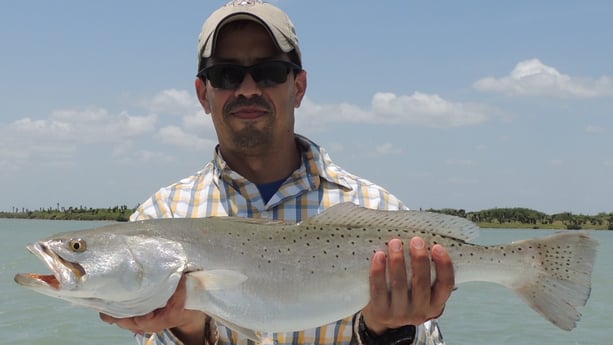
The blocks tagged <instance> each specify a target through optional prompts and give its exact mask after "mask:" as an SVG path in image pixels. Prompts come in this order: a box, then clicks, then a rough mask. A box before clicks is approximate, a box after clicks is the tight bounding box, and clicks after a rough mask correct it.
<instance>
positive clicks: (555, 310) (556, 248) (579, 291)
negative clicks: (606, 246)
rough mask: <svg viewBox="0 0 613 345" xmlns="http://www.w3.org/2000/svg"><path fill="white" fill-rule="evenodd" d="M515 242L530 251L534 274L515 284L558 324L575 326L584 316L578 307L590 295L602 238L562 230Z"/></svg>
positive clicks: (515, 288) (522, 295)
mask: <svg viewBox="0 0 613 345" xmlns="http://www.w3.org/2000/svg"><path fill="white" fill-rule="evenodd" d="M514 245H516V246H517V248H521V249H520V250H524V251H526V252H528V253H529V255H528V256H527V257H530V259H531V261H532V272H533V274H530V275H528V276H529V277H530V278H529V279H521V281H518V282H516V283H514V284H513V286H511V288H512V289H513V290H515V292H516V293H518V294H519V295H520V296H521V297H522V298H523V299H524V300H525V301H526V302H527V303H528V304H529V305H530V306H531V307H532V308H533V309H534V310H536V311H537V312H538V313H539V314H541V315H542V316H543V317H545V318H546V319H547V320H549V321H551V322H552V323H553V324H554V325H556V326H558V327H560V328H561V329H564V330H567V331H570V330H572V329H573V328H575V327H576V325H577V321H579V319H580V318H581V313H579V311H577V307H582V306H585V304H586V303H587V300H588V298H589V297H590V292H591V279H592V268H593V265H594V258H595V255H596V247H597V245H598V242H597V241H596V240H594V239H592V238H590V237H589V236H588V235H587V233H585V232H562V233H557V234H554V235H551V236H548V237H544V238H540V239H534V240H527V241H519V242H516V243H514ZM524 277H525V276H524Z"/></svg>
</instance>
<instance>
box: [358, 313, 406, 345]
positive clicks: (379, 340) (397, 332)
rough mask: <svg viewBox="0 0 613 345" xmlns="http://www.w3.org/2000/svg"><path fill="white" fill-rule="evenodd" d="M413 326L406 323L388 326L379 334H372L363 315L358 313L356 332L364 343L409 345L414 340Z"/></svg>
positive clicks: (372, 344) (371, 344)
mask: <svg viewBox="0 0 613 345" xmlns="http://www.w3.org/2000/svg"><path fill="white" fill-rule="evenodd" d="M415 330H416V328H415V326H413V325H407V326H402V327H400V328H390V329H388V330H387V331H385V332H383V333H381V334H374V333H372V332H370V331H369V330H368V328H366V323H364V317H363V316H362V315H360V320H359V326H358V333H359V335H360V339H361V340H362V344H364V345H411V344H413V340H415Z"/></svg>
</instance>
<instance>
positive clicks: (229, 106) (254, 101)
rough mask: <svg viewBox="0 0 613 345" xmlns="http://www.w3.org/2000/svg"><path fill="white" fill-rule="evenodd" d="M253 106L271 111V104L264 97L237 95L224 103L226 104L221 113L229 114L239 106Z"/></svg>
mask: <svg viewBox="0 0 613 345" xmlns="http://www.w3.org/2000/svg"><path fill="white" fill-rule="evenodd" d="M253 106H257V107H260V108H264V109H266V110H267V111H269V112H272V104H270V102H268V101H267V100H266V99H264V98H263V97H261V96H253V97H250V98H247V97H244V96H239V97H237V98H235V99H233V100H230V101H229V102H228V103H226V105H225V106H224V107H223V113H224V114H230V113H232V112H234V111H236V110H237V109H239V108H241V107H253Z"/></svg>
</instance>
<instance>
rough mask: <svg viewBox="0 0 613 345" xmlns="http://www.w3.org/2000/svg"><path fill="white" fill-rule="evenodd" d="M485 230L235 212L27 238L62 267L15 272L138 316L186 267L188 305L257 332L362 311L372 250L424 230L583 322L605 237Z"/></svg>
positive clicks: (330, 215) (398, 218)
mask: <svg viewBox="0 0 613 345" xmlns="http://www.w3.org/2000/svg"><path fill="white" fill-rule="evenodd" d="M478 231H479V228H478V226H477V225H475V224H474V223H472V222H470V221H468V220H466V219H464V218H459V217H453V216H448V215H443V214H436V213H428V212H417V211H380V210H371V209H365V208H361V207H358V206H355V205H353V204H350V203H346V204H339V205H336V206H333V207H331V208H329V209H327V210H325V211H324V212H322V213H320V214H319V215H317V216H314V217H312V218H309V219H306V220H304V221H302V222H300V223H297V224H294V223H291V224H290V223H283V222H278V221H271V220H263V219H247V218H236V217H209V218H199V219H194V218H190V219H158V220H147V221H138V222H131V223H117V224H112V225H108V226H104V227H100V228H97V229H91V230H84V231H76V232H67V233H63V234H58V235H55V236H51V237H49V238H46V239H43V240H40V241H38V242H36V243H34V244H31V245H29V246H28V247H27V248H28V250H29V251H30V252H32V253H33V254H35V255H36V256H37V257H38V258H39V259H40V260H42V261H43V262H44V263H45V264H46V265H47V266H48V267H49V268H50V269H51V271H52V272H53V274H52V275H41V274H33V273H23V274H17V275H16V276H15V281H16V282H17V283H19V284H21V285H23V286H25V287H28V288H31V289H33V290H35V291H37V292H39V293H42V294H45V295H49V296H52V297H56V298H61V299H64V300H67V301H70V302H72V303H74V304H77V305H81V306H85V307H89V308H93V309H95V310H98V311H100V312H103V313H106V314H109V315H112V316H115V317H128V316H135V315H142V314H145V313H147V312H150V311H152V310H154V309H156V308H160V307H162V306H164V305H165V304H166V302H167V300H168V299H169V297H170V296H171V295H172V294H173V292H174V291H175V289H176V287H177V284H178V282H179V279H180V278H181V276H182V275H184V274H185V275H186V276H187V301H186V308H189V309H197V310H202V311H204V312H205V313H207V314H209V315H211V316H212V317H214V318H216V319H217V320H218V321H219V322H221V323H224V324H226V325H227V326H229V327H230V328H233V329H235V330H237V331H239V332H241V333H243V334H245V335H247V336H249V337H250V338H252V339H256V340H257V339H258V337H259V336H260V335H261V334H264V333H267V332H285V331H295V330H303V329H308V328H313V327H318V326H321V325H324V324H328V323H330V322H334V321H336V320H339V319H341V318H344V317H347V316H349V315H352V314H353V313H355V312H357V311H358V310H360V309H361V308H363V307H364V306H365V305H366V304H367V303H368V300H369V283H368V275H369V269H370V260H371V259H372V256H373V252H374V251H376V250H386V243H387V241H389V240H390V239H392V238H401V239H403V240H404V241H405V243H406V241H408V239H410V238H411V237H414V236H421V237H423V238H424V239H425V241H426V243H427V244H428V246H429V247H431V246H432V245H434V244H436V243H439V244H442V245H443V246H444V247H445V248H446V249H447V251H448V252H449V254H450V255H451V257H452V259H453V264H454V268H455V277H456V284H461V283H463V282H468V281H484V282H492V283H497V284H500V285H503V286H505V287H507V288H509V289H512V290H513V291H515V292H516V293H517V294H519V296H521V297H522V298H523V300H524V301H526V302H527V303H528V305H530V306H531V307H532V308H533V309H534V310H536V311H537V312H538V313H540V314H541V315H542V316H544V317H545V318H546V319H547V320H549V321H551V322H552V323H553V324H555V325H556V326H558V327H560V328H562V329H564V330H571V329H573V328H574V327H575V326H576V322H577V321H578V320H579V318H580V316H581V314H580V313H579V312H578V311H577V307H581V306H584V305H585V304H586V302H587V300H588V298H589V295H590V289H591V272H592V266H593V262H594V256H595V252H596V246H597V242H596V241H595V240H593V239H591V238H590V237H589V236H588V234H587V233H585V232H576V231H569V232H561V233H556V234H553V235H551V236H548V237H543V238H538V239H531V240H524V241H518V242H513V243H510V244H501V245H493V246H480V245H475V244H471V243H469V242H468V241H469V240H470V239H472V238H474V237H475V236H477V234H478ZM408 247H409V246H408V245H406V246H405V250H408V249H407V248H408ZM407 255H408V253H407ZM407 266H408V265H407ZM407 269H410V268H407ZM433 271H434V270H433ZM407 273H408V276H409V277H410V276H411V275H410V272H407Z"/></svg>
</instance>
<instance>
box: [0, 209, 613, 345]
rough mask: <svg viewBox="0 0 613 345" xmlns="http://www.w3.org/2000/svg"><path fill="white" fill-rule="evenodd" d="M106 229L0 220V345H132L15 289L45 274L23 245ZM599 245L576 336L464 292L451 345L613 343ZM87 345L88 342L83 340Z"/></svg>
mask: <svg viewBox="0 0 613 345" xmlns="http://www.w3.org/2000/svg"><path fill="white" fill-rule="evenodd" d="M107 223H108V222H78V221H38V220H10V219H0V258H1V259H0V291H1V292H2V293H1V294H0V344H17V345H19V344H34V345H49V344H60V343H61V344H75V345H76V344H82V343H85V342H87V343H88V344H95V345H102V344H105V345H106V344H135V343H136V342H135V341H134V339H132V335H131V334H130V333H129V332H128V331H125V330H121V329H119V328H118V327H116V326H111V325H107V324H106V323H104V322H102V321H100V320H99V318H98V313H96V312H94V311H92V310H89V309H86V308H82V307H76V306H72V305H70V304H69V303H67V302H65V301H61V300H57V299H54V298H50V297H46V296H43V295H40V294H37V293H35V292H33V291H30V290H28V289H25V288H22V287H20V286H18V285H17V284H15V283H14V282H13V276H14V275H15V273H17V272H39V273H45V272H47V269H46V268H45V267H44V266H43V264H42V263H40V262H39V261H38V259H37V258H35V257H34V256H33V255H31V254H29V253H28V252H27V251H26V250H25V245H26V243H29V242H32V241H34V240H36V239H39V238H42V237H45V236H48V235H51V234H54V233H57V232H61V231H69V230H76V229H85V228H91V227H95V226H100V225H102V224H107ZM547 233H550V231H545V230H486V231H483V232H482V233H481V236H480V238H479V239H478V242H479V243H481V244H494V243H505V242H510V241H513V240H517V239H523V238H530V237H539V236H544V235H545V234H547ZM592 235H593V236H594V237H595V238H596V239H598V241H599V242H600V246H599V248H598V255H597V257H596V266H595V269H594V275H593V277H592V296H591V298H590V300H589V302H588V305H587V306H586V307H584V308H583V309H582V310H581V311H582V313H583V318H582V320H581V321H580V322H579V324H578V326H577V328H576V329H574V330H573V331H572V332H566V331H562V330H560V329H559V328H557V327H555V326H553V325H551V324H550V323H549V322H548V321H546V320H544V319H543V318H542V317H541V316H540V315H538V314H537V313H536V312H534V311H533V310H532V309H530V308H529V307H528V306H527V305H526V304H525V303H523V302H522V301H521V300H520V299H519V298H518V297H517V296H515V295H514V294H513V293H512V292H510V291H508V290H506V289H505V288H502V287H499V286H497V285H493V284H485V283H467V284H462V285H460V286H459V289H458V290H457V291H455V292H454V293H453V296H452V299H451V300H450V301H449V302H448V304H447V308H446V311H445V314H444V316H443V317H442V319H441V321H440V322H441V327H442V329H443V334H444V336H445V340H446V341H447V344H449V345H457V344H488V345H492V344H569V345H571V344H572V345H574V344H594V345H597V344H598V345H604V344H612V343H613V340H612V339H611V338H612V337H613V330H612V326H613V272H611V270H610V269H609V268H608V267H607V265H609V263H611V262H613V232H612V231H599V232H593V234H592ZM85 340H87V341H85Z"/></svg>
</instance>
